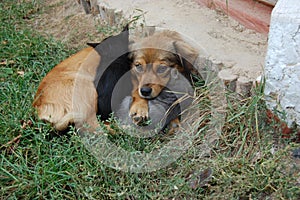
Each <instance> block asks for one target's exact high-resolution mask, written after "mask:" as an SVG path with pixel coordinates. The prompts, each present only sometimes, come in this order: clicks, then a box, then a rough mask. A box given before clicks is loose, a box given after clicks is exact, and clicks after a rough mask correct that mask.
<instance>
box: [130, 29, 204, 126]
mask: <svg viewBox="0 0 300 200" xmlns="http://www.w3.org/2000/svg"><path fill="white" fill-rule="evenodd" d="M131 51H132V53H131V54H130V59H131V62H132V66H131V73H132V84H133V90H132V104H131V107H130V110H129V116H130V117H131V118H132V120H133V122H134V123H135V124H138V125H140V124H142V123H143V122H144V121H146V120H147V119H148V117H149V116H148V112H149V108H148V100H150V99H154V98H156V97H157V96H158V95H159V94H160V93H161V91H162V90H163V89H164V88H165V87H166V86H167V84H168V82H169V81H170V79H171V78H174V76H177V75H176V74H177V73H178V72H179V73H181V74H182V75H183V76H184V77H185V78H187V79H188V80H189V81H190V82H192V75H193V74H194V75H199V74H198V72H197V70H196V69H195V68H194V67H193V65H192V64H193V63H194V61H195V60H196V58H197V56H198V52H197V50H195V49H194V48H193V47H192V46H191V45H189V44H188V43H186V42H185V41H184V40H183V39H182V38H181V36H180V35H179V34H178V33H176V32H173V31H162V32H158V33H155V34H154V35H152V36H149V37H146V38H143V39H141V40H140V41H138V42H135V43H134V44H133V45H132V46H131ZM176 123H178V119H176Z"/></svg>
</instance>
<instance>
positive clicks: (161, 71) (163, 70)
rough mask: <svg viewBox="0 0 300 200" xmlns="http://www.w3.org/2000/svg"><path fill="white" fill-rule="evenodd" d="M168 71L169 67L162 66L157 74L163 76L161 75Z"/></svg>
mask: <svg viewBox="0 0 300 200" xmlns="http://www.w3.org/2000/svg"><path fill="white" fill-rule="evenodd" d="M167 69H168V67H167V66H165V65H160V66H159V67H158V68H157V70H156V72H157V73H160V74H161V73H164V72H165V71H166V70H167Z"/></svg>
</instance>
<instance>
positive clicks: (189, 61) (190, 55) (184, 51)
mask: <svg viewBox="0 0 300 200" xmlns="http://www.w3.org/2000/svg"><path fill="white" fill-rule="evenodd" d="M173 45H174V48H175V51H176V54H177V56H178V60H179V62H180V64H181V66H182V67H183V68H184V71H185V72H188V73H192V74H195V75H196V74H198V71H197V69H195V68H194V66H193V64H194V62H195V61H196V59H197V57H198V54H199V53H198V52H197V50H196V49H195V48H193V47H192V46H190V45H189V44H187V43H186V42H183V41H174V42H173Z"/></svg>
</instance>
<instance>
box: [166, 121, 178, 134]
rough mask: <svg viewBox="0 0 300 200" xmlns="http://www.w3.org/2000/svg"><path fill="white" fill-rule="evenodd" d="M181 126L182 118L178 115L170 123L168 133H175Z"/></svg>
mask: <svg viewBox="0 0 300 200" xmlns="http://www.w3.org/2000/svg"><path fill="white" fill-rule="evenodd" d="M179 126H180V120H179V118H178V117H176V118H175V119H173V120H172V121H171V122H170V123H169V125H168V132H167V134H168V135H173V134H174V133H176V132H177V131H178V130H179Z"/></svg>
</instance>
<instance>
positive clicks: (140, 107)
mask: <svg viewBox="0 0 300 200" xmlns="http://www.w3.org/2000/svg"><path fill="white" fill-rule="evenodd" d="M148 110H149V109H148V100H146V99H143V98H142V97H140V95H139V92H138V90H137V89H136V90H133V92H132V103H131V106H130V110H129V116H130V117H131V119H132V121H133V123H135V124H137V125H142V124H143V122H146V121H147V120H148Z"/></svg>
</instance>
